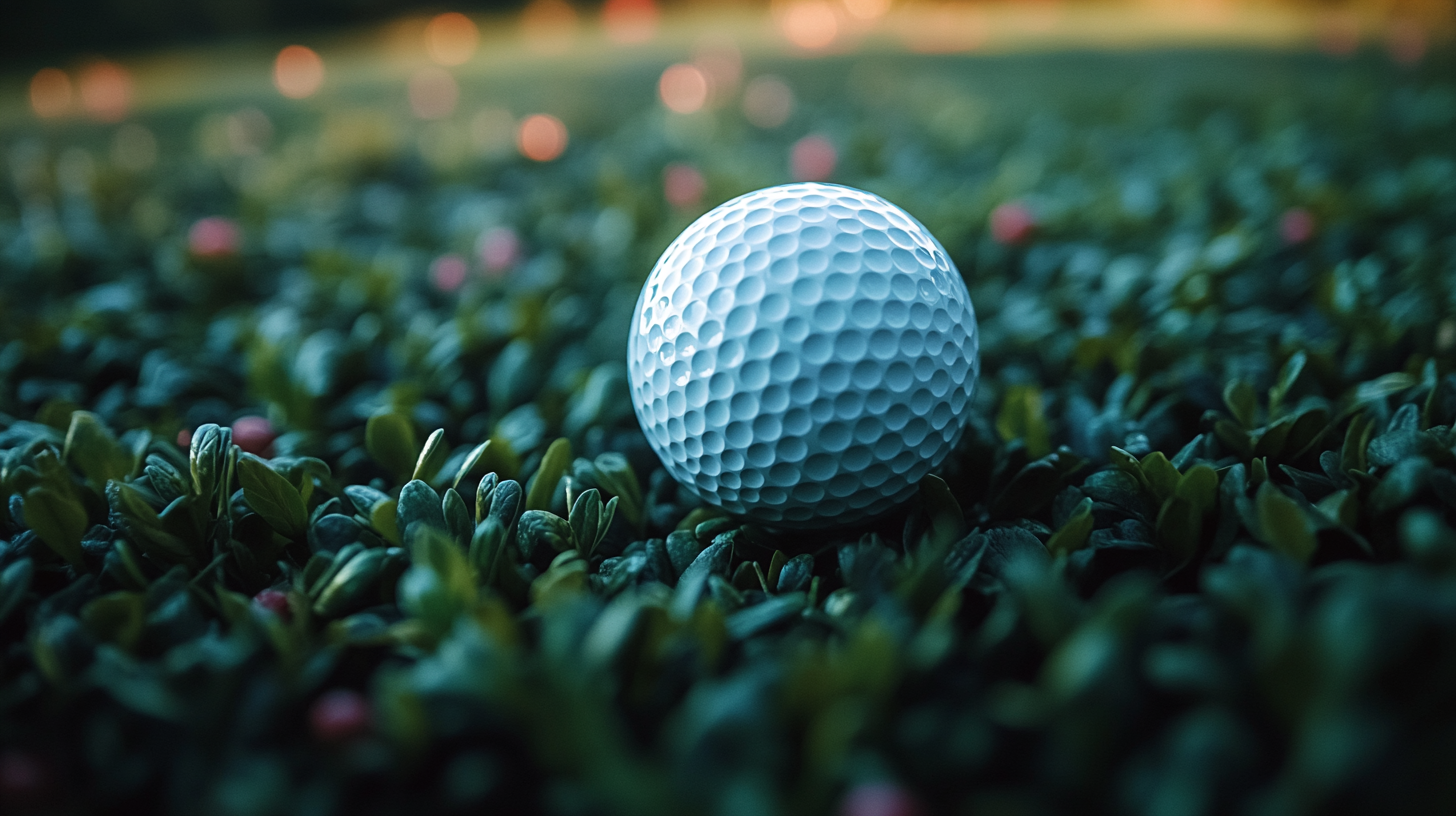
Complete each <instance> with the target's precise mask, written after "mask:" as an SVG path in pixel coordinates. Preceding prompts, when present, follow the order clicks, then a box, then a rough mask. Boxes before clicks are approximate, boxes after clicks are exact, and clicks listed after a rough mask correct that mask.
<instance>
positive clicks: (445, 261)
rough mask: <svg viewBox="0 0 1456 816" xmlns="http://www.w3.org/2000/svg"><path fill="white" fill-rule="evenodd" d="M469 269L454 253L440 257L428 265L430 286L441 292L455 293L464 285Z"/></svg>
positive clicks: (463, 260)
mask: <svg viewBox="0 0 1456 816" xmlns="http://www.w3.org/2000/svg"><path fill="white" fill-rule="evenodd" d="M468 271H469V268H468V267H467V266H466V264H465V259H464V258H462V257H460V256H459V255H457V254H455V253H453V252H452V253H450V254H448V255H441V256H440V257H438V258H436V259H435V260H434V261H432V262H431V263H430V284H431V285H432V286H434V287H435V288H436V289H438V290H440V291H441V292H456V291H459V289H460V287H461V286H463V285H465V273H466V272H468Z"/></svg>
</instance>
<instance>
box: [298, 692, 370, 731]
mask: <svg viewBox="0 0 1456 816" xmlns="http://www.w3.org/2000/svg"><path fill="white" fill-rule="evenodd" d="M369 720H370V715H369V701H367V700H365V699H364V695H362V694H360V693H359V692H357V691H354V690H352V689H334V690H333V691H329V692H326V693H325V694H324V695H323V696H322V697H319V698H318V699H317V700H315V701H314V704H313V708H311V709H309V712H308V722H309V725H310V726H311V727H312V728H313V735H314V737H316V738H317V739H319V740H321V741H323V742H345V741H347V740H350V739H353V738H354V737H357V736H359V735H361V734H363V733H364V732H366V731H368V730H369Z"/></svg>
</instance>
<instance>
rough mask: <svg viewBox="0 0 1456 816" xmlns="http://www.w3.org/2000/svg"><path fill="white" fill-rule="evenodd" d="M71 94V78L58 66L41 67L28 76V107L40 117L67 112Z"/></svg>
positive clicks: (72, 92) (50, 116) (47, 117)
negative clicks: (33, 74) (31, 75)
mask: <svg viewBox="0 0 1456 816" xmlns="http://www.w3.org/2000/svg"><path fill="white" fill-rule="evenodd" d="M72 96H74V91H73V89H72V88H71V78H70V77H69V76H68V75H67V74H66V72H65V71H62V70H61V69H59V68H42V69H40V70H39V71H36V72H35V76H33V77H31V78H30V109H31V110H32V111H34V112H35V115H36V116H39V117H40V118H42V119H54V118H55V117H57V116H64V115H66V114H67V113H69V112H70V110H71V98H72Z"/></svg>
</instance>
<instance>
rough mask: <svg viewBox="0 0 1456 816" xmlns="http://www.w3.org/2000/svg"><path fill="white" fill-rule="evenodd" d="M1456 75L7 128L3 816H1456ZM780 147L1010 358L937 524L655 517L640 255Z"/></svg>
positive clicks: (1126, 57) (843, 75)
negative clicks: (874, 204) (843, 193)
mask: <svg viewBox="0 0 1456 816" xmlns="http://www.w3.org/2000/svg"><path fill="white" fill-rule="evenodd" d="M1451 67H1452V63H1451V61H1450V55H1449V54H1443V53H1436V54H1433V55H1431V56H1430V57H1429V58H1428V59H1427V61H1426V63H1425V64H1424V66H1423V67H1420V68H1416V69H1403V68H1396V67H1393V66H1389V65H1387V64H1385V63H1384V62H1383V61H1381V60H1377V59H1374V58H1365V57H1357V58H1355V59H1353V60H1347V61H1334V60H1331V59H1328V58H1325V57H1318V56H1312V55H1304V54H1284V53H1272V52H1262V51H1210V52H1180V53H1151V52H1132V53H1120V54H1109V53H1072V54H1042V55H1014V56H1002V57H981V58H960V57H933V58H932V57H906V56H896V55H891V54H881V55H877V56H868V57H863V58H849V57H836V58H825V59H820V60H814V61H784V62H773V61H769V60H757V61H755V60H753V59H750V61H749V65H748V71H747V77H748V78H752V77H754V76H757V75H761V74H765V73H774V74H776V75H778V76H780V77H782V78H783V80H784V81H785V83H786V84H787V85H788V86H789V87H790V88H792V89H793V92H794V94H795V98H796V100H797V104H796V107H795V109H794V111H793V114H792V116H791V117H790V118H789V119H788V121H787V122H786V123H784V124H783V125H780V126H778V127H774V128H768V129H764V128H760V127H756V126H754V125H752V124H750V123H749V122H748V121H747V120H746V119H745V118H744V116H743V115H742V114H741V113H740V112H739V110H738V107H737V102H736V97H732V98H728V99H725V100H722V104H721V105H720V106H719V107H717V108H716V109H715V110H712V111H710V112H708V113H700V114H693V115H691V116H678V115H674V114H668V113H666V112H665V111H663V110H662V109H661V108H660V107H659V106H658V105H657V103H656V101H655V98H654V96H653V89H654V87H655V82H656V77H657V74H658V72H659V71H660V70H661V68H662V65H649V64H646V63H643V64H636V65H623V66H620V67H617V68H612V69H607V70H597V71H595V72H593V73H591V74H590V75H589V76H575V77H573V78H572V79H571V81H569V82H567V81H560V78H559V77H557V78H555V79H553V78H551V77H540V78H538V79H537V80H535V81H534V84H533V83H532V82H531V81H527V80H520V81H511V82H505V81H498V80H495V81H493V80H490V79H488V78H480V77H475V78H472V79H467V80H462V94H463V95H462V102H461V105H460V109H459V110H458V111H457V112H456V113H455V114H454V115H453V116H452V117H450V118H447V119H445V120H443V121H438V122H427V123H422V122H418V121H416V120H414V119H412V118H411V117H410V116H409V114H408V108H407V107H406V105H405V102H404V96H403V92H402V90H401V89H400V88H394V87H391V88H379V87H373V86H361V87H353V88H351V89H349V90H348V91H347V92H345V91H340V92H338V93H337V94H336V95H334V96H330V97H327V98H325V99H323V100H322V101H317V102H316V103H315V102H310V103H308V104H292V103H290V104H287V105H285V104H283V102H281V101H277V100H272V99H266V98H258V99H239V100H236V101H235V102H233V101H229V102H227V103H226V104H224V103H222V102H212V103H208V104H199V105H192V106H177V107H172V108H166V109H151V110H147V111H144V112H143V113H141V114H139V115H138V116H137V117H136V119H135V121H134V122H133V123H132V124H131V125H130V126H128V128H129V129H128V128H122V127H118V126H101V125H86V124H70V125H51V126H47V127H44V128H42V127H39V126H37V125H31V124H24V123H11V124H10V125H8V126H7V129H6V130H4V132H0V146H3V149H4V152H5V157H6V160H7V164H8V170H9V175H8V177H7V180H6V182H5V184H4V186H3V187H0V343H3V346H0V410H3V411H4V414H3V415H0V427H3V430H0V457H3V459H0V491H3V493H4V497H5V501H4V502H0V506H3V511H0V513H3V515H0V531H3V536H4V537H5V540H4V541H0V644H3V654H0V801H3V802H4V803H5V805H6V811H7V812H8V813H20V812H32V811H33V812H45V813H53V812H54V813H69V812H138V811H143V810H144V811H148V812H176V813H196V812H211V813H220V814H271V813H307V814H327V813H384V812H402V811H406V810H408V811H423V810H426V809H428V810H431V811H436V812H477V811H480V812H509V813H515V812H523V813H535V812H543V813H567V814H574V813H633V814H649V813H687V812H701V813H714V814H732V813H757V814H767V813H776V812H778V813H825V812H838V813H844V814H854V816H869V815H870V814H908V813H914V812H920V813H1006V814H1012V813H1057V812H1061V813H1065V812H1078V813H1100V812H1107V813H1149V814H1169V813H1180V814H1201V813H1229V812H1238V813H1273V812H1278V813H1363V812H1387V813H1393V812H1400V813H1449V812H1451V811H1452V810H1453V809H1456V777H1453V776H1452V774H1451V773H1450V759H1451V757H1452V756H1453V755H1456V697H1453V696H1452V693H1451V689H1452V688H1453V685H1456V532H1453V529H1452V527H1453V523H1456V434H1453V431H1452V424H1453V420H1456V375H1453V368H1456V155H1453V147H1452V146H1453V144H1456V84H1453V83H1452V81H1451V77H1452V76H1453V75H1456V72H1452V71H1451V70H1450V69H1451ZM484 109H489V110H504V111H508V112H509V113H510V114H512V115H513V116H516V117H519V116H522V115H524V114H527V113H532V112H535V111H546V112H551V113H554V114H555V115H557V116H559V117H561V119H562V120H563V121H565V122H566V124H567V126H568V128H569V129H570V133H571V141H570V144H569V146H568V148H567V150H566V152H565V153H564V154H563V155H562V156H561V157H560V158H559V159H556V160H555V161H552V162H548V163H539V164H538V163H532V162H528V161H526V160H524V159H522V158H519V157H518V156H516V155H515V153H514V149H513V147H512V145H511V144H510V135H509V131H508V130H507V131H501V130H500V129H499V128H497V127H496V126H495V125H493V124H492V123H493V122H495V121H498V120H499V119H500V114H498V113H497V114H485V115H480V116H478V115H477V114H478V112H479V111H480V110H484ZM492 117H494V119H493V118H492ZM138 123H140V125H141V126H143V127H144V128H145V130H144V131H142V130H138V129H137V128H136V124H138ZM503 133H504V135H502V134H503ZM123 134H125V135H123ZM806 134H818V135H822V136H824V137H826V138H827V139H828V140H829V142H830V143H831V144H833V145H834V146H835V148H836V150H837V163H836V165H835V169H834V171H833V174H832V179H833V180H834V181H838V182H842V183H846V184H850V185H853V186H858V187H863V188H865V189H869V190H871V191H873V192H876V193H879V194H881V195H884V196H886V197H887V198H889V199H890V200H892V201H895V202H896V203H899V204H900V205H902V206H903V207H905V208H906V209H907V210H908V211H910V212H911V213H912V214H913V215H915V216H917V217H918V218H919V219H920V220H922V221H923V222H924V223H925V224H926V225H927V226H928V227H929V228H930V229H931V231H932V232H934V233H935V234H936V235H937V236H938V237H939V238H940V240H941V241H942V243H943V244H944V245H945V246H946V248H947V250H948V251H949V253H950V254H951V256H952V258H953V259H954V260H955V262H956V263H957V265H958V267H959V269H960V270H961V272H962V274H963V275H964V277H965V279H966V282H967V284H968V286H969V289H970V292H971V297H972V300H973V302H974V304H975V307H976V310H977V315H978V319H979V321H980V330H981V342H982V346H981V355H982V357H981V359H982V372H983V373H982V378H981V382H980V383H979V386H978V389H977V394H976V399H975V403H974V414H973V417H972V420H971V426H970V430H969V431H968V432H967V434H966V438H965V440H964V441H963V443H962V445H961V447H960V448H959V449H958V451H957V453H956V454H955V455H953V456H952V457H951V459H950V461H949V463H948V464H947V465H946V466H945V467H944V468H943V469H942V473H940V474H939V476H938V477H936V478H932V479H928V480H927V481H926V482H925V483H924V485H923V486H922V489H921V491H920V495H919V497H918V498H917V499H915V500H914V501H913V502H911V503H910V504H909V505H908V506H906V507H904V508H902V509H901V510H898V511H896V512H895V513H893V514H891V515H890V516H888V517H886V518H883V519H879V520H877V521H875V522H874V523H872V524H869V525H864V526H863V527H857V528H853V529H837V530H827V531H814V532H809V533H805V532H792V531H779V530H774V529H768V528H764V527H761V526H755V525H751V524H744V523H742V522H741V521H740V520H738V519H734V518H732V517H726V516H723V515H722V514H721V513H720V512H718V511H715V510H714V509H713V508H711V507H705V506H702V505H701V504H700V503H699V502H698V501H697V500H696V499H695V498H694V497H693V496H692V495H691V494H690V493H688V492H687V491H685V490H682V489H680V488H678V487H677V485H676V484H675V483H674V482H672V480H671V479H670V478H669V477H667V475H666V473H665V472H664V471H663V470H662V469H661V467H660V465H659V463H658V462H657V461H656V459H655V457H654V455H653V454H652V452H651V451H650V449H648V447H647V445H646V442H645V440H644V439H643V437H642V435H641V432H640V430H639V429H638V426H637V424H636V420H635V418H634V417H633V415H632V412H631V407H630V400H629V398H628V394H627V391H626V385H625V381H624V379H625V361H624V357H625V345H626V332H627V330H628V325H627V322H628V315H629V314H630V310H631V307H632V305H633V303H634V301H635V299H636V295H637V291H638V287H639V286H640V285H641V282H642V281H643V280H644V279H645V277H646V274H647V271H648V270H649V269H650V267H651V264H652V262H653V260H654V259H655V258H656V256H657V254H658V253H659V252H660V251H661V250H662V249H663V248H664V247H665V246H666V245H667V243H668V242H669V241H670V240H671V239H672V237H673V236H675V235H676V234H677V232H678V231H679V230H681V229H682V228H683V227H684V226H686V224H687V223H689V222H690V221H691V219H692V218H693V217H695V216H696V215H697V214H699V213H701V212H703V211H705V210H706V209H707V208H709V207H711V206H713V205H714V204H716V203H718V202H721V201H723V200H726V199H727V198H729V197H731V196H733V195H736V194H738V193H741V192H745V191H748V190H751V189H755V188H757V187H760V186H764V185H768V184H773V183H779V182H783V181H788V180H789V173H790V163H789V156H790V152H791V146H792V145H793V144H794V143H795V141H796V140H798V139H799V138H800V137H803V136H805V135H806ZM149 140H150V141H149ZM670 163H678V164H681V165H686V166H691V168H693V169H695V170H696V171H697V172H699V173H700V174H701V176H702V178H703V181H704V185H705V186H704V188H703V193H702V195H701V196H700V197H698V198H697V199H696V200H695V201H694V200H687V201H682V200H681V197H680V204H679V205H678V206H674V205H670V204H668V203H666V202H665V200H664V188H663V173H664V168H665V167H666V166H667V165H668V164H670ZM689 198H691V197H689ZM204 218H214V219H218V218H220V219H223V220H213V221H205V222H202V224H201V225H199V223H198V222H199V219H204ZM1018 224H1019V226H1018ZM1012 227H1015V228H1014V229H1013V228H1012ZM483 236H484V237H483ZM235 239H236V240H235ZM512 239H513V240H515V241H516V242H517V246H518V247H519V251H518V252H516V253H511V252H509V251H508V250H509V249H510V246H511V244H510V241H511V240H512ZM491 241H495V242H496V243H495V244H491ZM487 245H491V246H494V247H495V250H494V251H495V252H496V253H497V254H495V255H492V256H491V257H490V258H486V259H483V258H482V257H481V256H480V254H479V253H480V251H481V249H483V248H486V246H487ZM442 259H443V260H442ZM462 264H463V267H462ZM461 268H463V269H464V270H465V275H464V278H463V279H462V280H457V279H456V278H455V277H453V273H452V271H451V270H452V269H453V270H457V271H458V270H459V269H461ZM457 283H458V285H457Z"/></svg>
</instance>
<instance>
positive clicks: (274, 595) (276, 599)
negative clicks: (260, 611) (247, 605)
mask: <svg viewBox="0 0 1456 816" xmlns="http://www.w3.org/2000/svg"><path fill="white" fill-rule="evenodd" d="M253 603H255V604H257V605H258V606H261V607H263V608H264V609H266V610H268V611H269V612H272V613H273V614H275V615H277V616H278V617H280V618H282V619H283V620H285V621H291V620H293V609H292V608H291V607H290V606H289V605H288V595H287V594H285V593H283V592H279V591H278V590H276V589H265V590H263V591H262V592H259V593H258V594H257V595H254V596H253Z"/></svg>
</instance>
